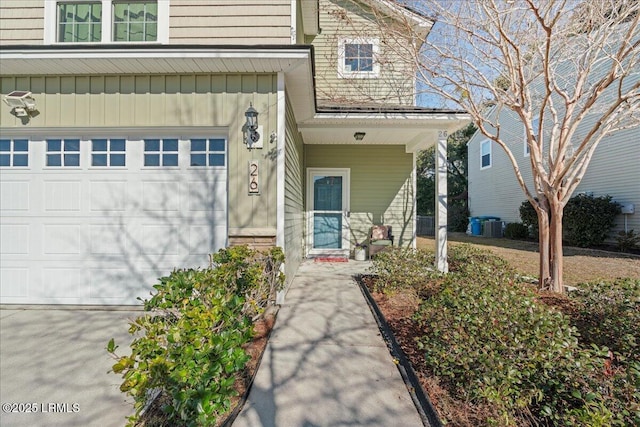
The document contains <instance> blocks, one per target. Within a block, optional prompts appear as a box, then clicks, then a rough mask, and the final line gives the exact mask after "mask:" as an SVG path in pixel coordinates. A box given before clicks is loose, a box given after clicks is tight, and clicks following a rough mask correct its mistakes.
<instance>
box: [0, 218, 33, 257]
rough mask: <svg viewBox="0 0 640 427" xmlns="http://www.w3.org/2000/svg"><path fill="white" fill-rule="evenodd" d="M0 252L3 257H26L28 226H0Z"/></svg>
mask: <svg viewBox="0 0 640 427" xmlns="http://www.w3.org/2000/svg"><path fill="white" fill-rule="evenodd" d="M0 252H1V253H2V254H3V255H28V254H29V225H28V224H2V225H0Z"/></svg>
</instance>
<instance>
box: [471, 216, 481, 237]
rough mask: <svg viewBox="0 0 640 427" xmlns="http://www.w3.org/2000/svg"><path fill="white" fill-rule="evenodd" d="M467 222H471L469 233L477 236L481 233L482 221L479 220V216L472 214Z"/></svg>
mask: <svg viewBox="0 0 640 427" xmlns="http://www.w3.org/2000/svg"><path fill="white" fill-rule="evenodd" d="M469 222H470V223H471V234H472V235H474V236H479V235H481V234H482V223H481V222H480V218H478V217H477V216H472V217H471V218H469Z"/></svg>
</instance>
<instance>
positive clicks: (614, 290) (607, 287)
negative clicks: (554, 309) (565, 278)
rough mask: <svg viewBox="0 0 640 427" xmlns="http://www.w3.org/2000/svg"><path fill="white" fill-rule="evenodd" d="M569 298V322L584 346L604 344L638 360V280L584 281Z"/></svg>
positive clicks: (614, 350) (639, 354) (639, 303)
mask: <svg viewBox="0 0 640 427" xmlns="http://www.w3.org/2000/svg"><path fill="white" fill-rule="evenodd" d="M569 298H570V299H572V300H573V301H575V302H577V306H578V309H577V310H576V311H575V315H574V316H573V322H574V324H575V326H576V327H577V328H578V331H579V332H580V336H581V337H582V338H581V340H582V342H583V344H584V345H586V346H589V345H591V344H595V345H598V346H605V347H608V348H609V349H610V350H612V351H613V352H615V353H617V354H618V355H620V356H621V357H622V358H623V359H624V360H633V361H635V362H639V363H640V327H639V325H640V280H637V279H636V280H634V279H619V280H615V281H611V282H607V281H602V282H595V283H588V284H585V285H581V287H580V288H578V289H577V290H575V291H572V292H570V293H569Z"/></svg>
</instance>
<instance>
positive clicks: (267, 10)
mask: <svg viewBox="0 0 640 427" xmlns="http://www.w3.org/2000/svg"><path fill="white" fill-rule="evenodd" d="M291 12H292V11H291V0H242V1H238V0H216V1H211V2H204V1H189V0H180V1H172V2H171V6H170V12H169V43H171V44H213V45H234V44H235V45H258V44H275V45H283V44H291V24H292V22H291Z"/></svg>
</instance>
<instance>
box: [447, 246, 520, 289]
mask: <svg viewBox="0 0 640 427" xmlns="http://www.w3.org/2000/svg"><path fill="white" fill-rule="evenodd" d="M448 255H449V256H448V258H449V272H450V273H452V274H453V275H454V276H455V277H456V280H461V281H464V280H467V279H470V280H472V281H473V282H474V283H478V282H482V283H484V282H500V283H501V282H505V283H509V282H512V281H514V280H515V278H516V272H515V270H514V269H513V268H512V267H511V266H510V265H509V263H508V262H507V261H506V260H505V259H504V258H502V257H500V256H498V255H496V254H494V253H492V252H489V251H486V250H482V249H478V248H475V247H473V246H471V245H469V244H462V245H455V246H452V247H450V248H449V254H448Z"/></svg>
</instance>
